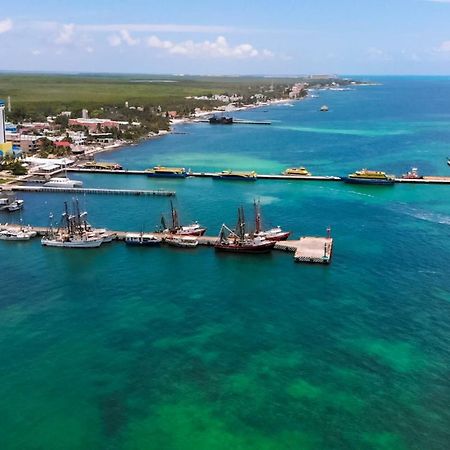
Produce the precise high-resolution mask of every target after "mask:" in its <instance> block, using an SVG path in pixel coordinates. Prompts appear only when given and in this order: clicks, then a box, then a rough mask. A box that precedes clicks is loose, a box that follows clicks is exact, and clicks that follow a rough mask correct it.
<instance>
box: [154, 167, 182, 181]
mask: <svg viewBox="0 0 450 450" xmlns="http://www.w3.org/2000/svg"><path fill="white" fill-rule="evenodd" d="M146 173H147V176H149V177H160V178H186V177H187V176H189V171H187V170H186V169H185V168H184V167H164V166H155V167H153V168H152V169H147V170H146Z"/></svg>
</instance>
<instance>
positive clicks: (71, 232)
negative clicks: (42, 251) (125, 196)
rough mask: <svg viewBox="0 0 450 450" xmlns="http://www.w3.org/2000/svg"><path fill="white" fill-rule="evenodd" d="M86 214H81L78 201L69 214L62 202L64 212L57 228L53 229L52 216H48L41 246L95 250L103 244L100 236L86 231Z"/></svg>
mask: <svg viewBox="0 0 450 450" xmlns="http://www.w3.org/2000/svg"><path fill="white" fill-rule="evenodd" d="M85 217H86V213H85V212H84V213H81V212H80V209H79V204H78V200H76V201H74V211H73V212H72V213H70V212H69V208H68V205H67V202H64V212H63V214H62V216H61V222H60V225H59V227H58V228H57V229H56V230H55V228H54V227H53V215H52V214H50V225H49V228H48V230H47V233H46V234H45V236H44V237H43V238H42V239H41V244H42V245H44V246H46V247H64V248H96V247H100V245H102V243H103V238H102V237H101V236H100V234H98V233H95V232H92V231H91V232H89V231H87V226H86V223H87V222H86V220H85Z"/></svg>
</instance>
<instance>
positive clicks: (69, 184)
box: [44, 177, 83, 188]
mask: <svg viewBox="0 0 450 450" xmlns="http://www.w3.org/2000/svg"><path fill="white" fill-rule="evenodd" d="M44 186H45V187H56V188H74V187H81V186H83V182H82V181H79V180H71V179H70V178H67V177H53V178H50V180H49V181H47V182H46V183H44Z"/></svg>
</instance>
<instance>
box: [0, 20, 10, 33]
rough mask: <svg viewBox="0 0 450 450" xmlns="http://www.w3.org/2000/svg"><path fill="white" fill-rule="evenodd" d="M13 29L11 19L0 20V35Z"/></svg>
mask: <svg viewBox="0 0 450 450" xmlns="http://www.w3.org/2000/svg"><path fill="white" fill-rule="evenodd" d="M12 27H13V21H12V20H11V19H4V20H0V34H2V33H6V32H7V31H10V30H11V29H12Z"/></svg>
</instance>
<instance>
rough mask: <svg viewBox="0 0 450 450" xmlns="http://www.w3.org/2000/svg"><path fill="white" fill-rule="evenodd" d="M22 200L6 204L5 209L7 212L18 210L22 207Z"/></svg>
mask: <svg viewBox="0 0 450 450" xmlns="http://www.w3.org/2000/svg"><path fill="white" fill-rule="evenodd" d="M23 203H24V201H23V200H14V201H13V202H11V203H10V204H9V205H8V206H6V210H7V211H9V212H14V211H19V210H21V209H22V207H23Z"/></svg>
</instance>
